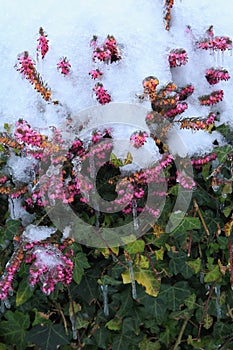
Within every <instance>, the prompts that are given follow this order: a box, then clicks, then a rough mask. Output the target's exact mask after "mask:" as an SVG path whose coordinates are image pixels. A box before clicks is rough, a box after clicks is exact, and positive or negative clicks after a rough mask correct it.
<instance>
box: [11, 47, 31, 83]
mask: <svg viewBox="0 0 233 350" xmlns="http://www.w3.org/2000/svg"><path fill="white" fill-rule="evenodd" d="M17 59H18V63H17V64H16V65H15V68H16V70H17V71H18V72H20V73H21V74H22V75H24V76H25V77H26V79H27V80H29V81H30V83H33V80H34V75H35V62H34V61H33V60H32V59H31V57H30V56H29V55H28V52H27V51H24V52H23V53H22V54H19V55H18V58H17Z"/></svg>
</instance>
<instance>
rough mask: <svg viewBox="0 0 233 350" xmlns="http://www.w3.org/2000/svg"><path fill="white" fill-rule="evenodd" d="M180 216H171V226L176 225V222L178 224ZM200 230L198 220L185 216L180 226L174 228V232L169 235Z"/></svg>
mask: <svg viewBox="0 0 233 350" xmlns="http://www.w3.org/2000/svg"><path fill="white" fill-rule="evenodd" d="M181 215H183V213H182V214H179V213H177V214H176V215H173V217H172V223H173V226H175V225H176V220H177V223H180V217H181ZM200 228H201V222H200V219H199V218H197V217H196V218H195V217H191V216H189V217H188V216H186V217H184V218H183V220H182V221H181V223H180V224H178V226H177V227H176V228H175V230H174V231H173V232H172V233H171V235H172V236H173V235H175V234H176V233H180V232H187V231H190V230H199V229H200Z"/></svg>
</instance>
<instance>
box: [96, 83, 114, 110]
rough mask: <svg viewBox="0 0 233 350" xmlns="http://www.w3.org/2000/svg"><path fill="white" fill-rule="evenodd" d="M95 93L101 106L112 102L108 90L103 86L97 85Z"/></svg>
mask: <svg viewBox="0 0 233 350" xmlns="http://www.w3.org/2000/svg"><path fill="white" fill-rule="evenodd" d="M93 91H94V92H95V95H96V98H97V101H99V103H100V104H101V105H104V104H106V103H109V102H111V96H110V95H109V93H108V92H107V90H105V89H104V87H103V84H101V83H97V84H96V85H95V86H94V88H93Z"/></svg>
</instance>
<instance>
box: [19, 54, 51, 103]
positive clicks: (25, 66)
mask: <svg viewBox="0 0 233 350" xmlns="http://www.w3.org/2000/svg"><path fill="white" fill-rule="evenodd" d="M15 68H16V70H17V71H19V72H20V73H21V74H22V75H24V76H25V77H26V79H27V80H28V81H29V82H30V83H31V84H32V85H34V88H35V90H37V91H38V92H39V93H40V94H41V95H42V97H43V98H44V99H45V101H50V100H51V89H50V88H48V86H47V85H46V84H45V83H44V82H43V80H42V78H41V76H40V74H39V73H38V72H37V70H36V68H35V63H34V62H33V60H32V59H31V58H30V57H29V55H28V52H27V51H24V53H23V54H20V55H19V57H18V63H17V64H16V65H15Z"/></svg>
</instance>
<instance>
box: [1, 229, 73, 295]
mask: <svg viewBox="0 0 233 350" xmlns="http://www.w3.org/2000/svg"><path fill="white" fill-rule="evenodd" d="M43 228H44V226H42V227H38V228H37V230H40V229H43ZM46 229H47V227H46ZM26 230H27V229H26ZM25 232H26V231H25ZM69 244H70V243H66V241H65V240H64V242H63V243H61V244H56V246H55V245H53V244H51V243H47V242H46V240H45V241H31V240H30V239H29V240H28V239H26V238H25V236H24V233H23V234H22V236H20V237H17V246H16V248H15V251H14V253H13V255H12V257H11V259H10V260H9V261H8V263H7V265H6V267H5V272H4V274H3V275H2V277H1V281H0V299H1V300H3V301H4V300H6V299H7V298H8V296H9V295H11V294H12V293H13V288H12V283H13V279H14V277H15V275H16V273H17V271H19V269H20V266H21V264H22V262H25V263H26V264H31V267H30V278H29V284H30V285H31V286H32V287H34V286H35V284H36V283H41V284H42V286H41V290H42V292H43V293H44V294H46V295H49V294H50V293H51V292H53V291H54V289H55V286H56V284H57V283H59V282H61V283H62V284H64V285H67V284H70V283H71V281H72V271H73V262H72V260H71V259H70V257H72V256H73V251H72V250H71V249H69V250H68V251H66V252H65V250H66V248H67V246H68V245H69Z"/></svg>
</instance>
